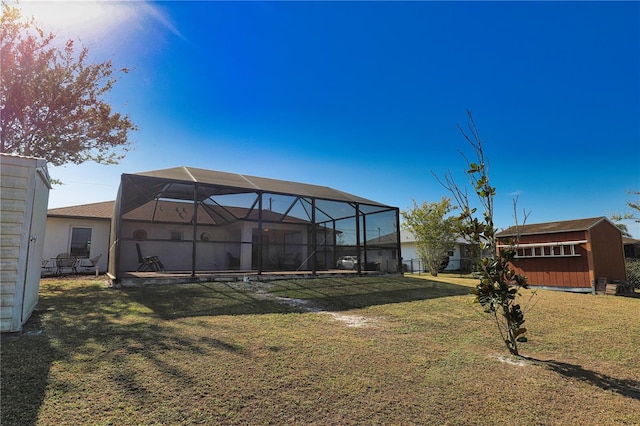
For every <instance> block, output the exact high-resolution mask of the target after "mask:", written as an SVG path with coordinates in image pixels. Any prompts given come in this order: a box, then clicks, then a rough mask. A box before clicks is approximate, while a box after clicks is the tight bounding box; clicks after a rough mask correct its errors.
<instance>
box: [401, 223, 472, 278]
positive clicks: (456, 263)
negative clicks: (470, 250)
mask: <svg viewBox="0 0 640 426" xmlns="http://www.w3.org/2000/svg"><path fill="white" fill-rule="evenodd" d="M467 245H468V244H467V243H466V242H465V241H464V239H462V238H458V241H457V242H456V244H455V246H454V247H453V255H452V256H449V264H448V265H447V267H446V268H445V271H457V270H459V269H460V259H461V258H462V253H463V251H464V248H465V246H467ZM400 246H401V247H402V263H403V264H405V265H407V267H408V270H409V271H411V260H413V261H414V262H413V269H414V271H417V269H418V265H419V263H418V262H417V261H418V260H420V258H419V256H418V248H417V246H416V239H415V237H414V236H413V234H411V233H410V232H409V231H407V230H405V229H403V230H402V231H401V232H400Z"/></svg>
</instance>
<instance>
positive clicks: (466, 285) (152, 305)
mask: <svg viewBox="0 0 640 426" xmlns="http://www.w3.org/2000/svg"><path fill="white" fill-rule="evenodd" d="M474 284H475V281H474V280H472V279H464V278H458V277H452V276H441V277H438V278H433V277H430V276H427V275H423V276H421V277H406V278H400V277H376V278H371V277H369V278H364V277H362V278H323V279H313V280H291V281H278V282H273V283H270V284H255V283H249V284H248V285H244V284H242V283H233V284H232V283H208V284H194V285H176V286H170V285H166V286H160V287H155V288H152V287H147V288H135V289H119V290H118V289H110V288H106V287H105V286H104V284H103V282H102V281H101V280H99V279H95V278H82V279H75V280H57V279H45V280H43V281H42V284H41V294H40V303H39V305H38V308H37V311H36V312H35V313H34V315H33V317H32V319H31V320H30V321H29V322H28V323H27V324H26V326H25V331H24V332H23V334H22V335H20V336H4V337H3V339H2V345H1V356H2V358H1V368H2V388H1V392H2V393H1V407H0V409H1V416H2V417H1V424H2V425H3V426H6V425H32V424H38V425H60V424H68V425H76V424H92V425H112V424H114V425H129V424H145V425H147V424H171V425H174V424H258V425H260V424H305V425H307V424H321V425H327V424H394V425H396V424H402V425H411V424H421V425H425V424H427V425H428V424H450V425H494V424H513V423H517V424H522V425H572V424H574V425H585V424H594V425H595V424H597V425H615V424H620V425H625V424H628V425H634V424H640V353H638V348H639V347H640V300H638V299H633V298H623V297H614V296H593V295H580V294H568V293H559V292H550V291H539V292H538V293H537V295H536V296H535V297H534V298H533V303H535V305H534V306H533V307H532V309H531V310H530V311H529V312H527V314H526V318H527V325H528V328H529V332H528V337H529V342H528V343H525V344H523V345H522V346H521V348H520V349H521V353H523V354H525V355H527V356H528V358H527V359H524V360H513V359H510V358H509V357H508V356H506V355H507V351H506V348H505V347H504V345H503V344H502V343H501V342H500V341H499V339H498V337H497V335H496V332H495V326H494V325H493V323H492V322H491V321H490V320H488V318H487V317H486V316H485V315H484V314H482V313H481V312H480V311H479V310H478V309H477V307H476V306H475V305H471V303H470V301H471V297H470V296H469V290H470V289H471V287H472V286H473V285H474ZM525 296H526V297H528V296H527V295H525ZM526 297H525V300H526ZM283 298H286V299H283ZM301 300H304V301H306V304H303V303H302V302H301ZM287 301H288V303H283V302H287ZM312 309H313V310H312ZM323 310H324V311H329V312H331V313H332V314H331V315H329V314H326V313H323V312H321V311H323ZM345 317H361V318H365V319H369V322H367V323H365V326H362V327H350V326H348V324H349V323H347V322H344V321H341V320H340V319H341V318H345ZM506 361H509V362H506ZM518 362H520V364H518Z"/></svg>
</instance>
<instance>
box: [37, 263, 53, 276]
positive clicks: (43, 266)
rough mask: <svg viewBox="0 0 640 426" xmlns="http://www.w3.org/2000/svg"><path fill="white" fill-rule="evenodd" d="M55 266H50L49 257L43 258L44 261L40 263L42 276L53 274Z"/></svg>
mask: <svg viewBox="0 0 640 426" xmlns="http://www.w3.org/2000/svg"><path fill="white" fill-rule="evenodd" d="M53 268H54V266H49V260H48V259H42V263H41V264H40V276H44V275H47V274H51V273H52V272H53Z"/></svg>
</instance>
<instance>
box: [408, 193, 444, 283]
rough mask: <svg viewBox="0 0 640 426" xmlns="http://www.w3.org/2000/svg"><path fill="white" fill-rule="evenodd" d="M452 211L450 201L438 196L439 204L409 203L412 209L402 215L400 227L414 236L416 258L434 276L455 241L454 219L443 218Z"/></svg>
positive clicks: (436, 274)
mask: <svg viewBox="0 0 640 426" xmlns="http://www.w3.org/2000/svg"><path fill="white" fill-rule="evenodd" d="M452 210H454V207H453V206H452V205H451V200H450V199H449V198H445V197H442V200H440V202H436V203H427V202H426V201H425V202H423V203H422V205H421V206H418V204H417V203H416V201H415V200H413V209H411V210H409V211H403V212H402V217H403V219H404V223H403V226H404V227H405V228H406V229H407V230H409V231H411V233H412V234H413V235H415V237H416V240H417V241H416V244H417V248H418V256H420V259H421V260H422V262H423V263H424V264H425V265H426V266H427V268H428V269H429V272H431V275H433V276H434V277H437V276H438V270H439V269H440V265H442V262H443V260H445V259H448V252H449V251H450V250H452V249H453V247H454V244H455V241H456V220H455V217H447V214H449V213H450V212H451V211H452Z"/></svg>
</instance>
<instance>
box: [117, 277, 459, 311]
mask: <svg viewBox="0 0 640 426" xmlns="http://www.w3.org/2000/svg"><path fill="white" fill-rule="evenodd" d="M255 285H256V284H255V283H250V284H247V287H246V288H243V284H242V283H205V284H180V285H166V286H161V287H144V288H127V289H121V290H119V291H123V292H125V293H126V294H127V295H128V296H129V297H131V298H132V299H133V300H135V301H136V302H138V303H141V304H143V305H145V306H147V307H148V308H149V309H150V310H152V311H153V313H154V315H157V316H158V317H160V318H163V319H174V318H182V317H193V316H217V315H256V314H269V313H300V312H303V310H301V309H299V308H296V307H295V306H291V305H286V304H283V303H281V302H278V300H275V298H292V299H304V300H308V301H309V302H311V303H312V304H313V305H314V306H318V307H320V308H322V309H324V310H331V311H341V310H350V309H360V308H364V307H367V306H374V305H385V304H390V303H404V302H412V301H417V300H427V299H435V298H439V297H450V296H460V295H467V294H469V293H470V288H469V287H465V286H462V285H456V284H447V283H442V282H433V281H428V280H423V279H414V278H402V277H400V278H396V277H378V278H368V277H357V278H318V279H298V280H284V281H277V282H275V283H273V284H260V283H258V285H263V286H266V287H268V293H269V294H268V295H267V294H266V290H262V291H260V290H258V291H256V290H255V288H254V289H251V286H255ZM266 287H265V288H266Z"/></svg>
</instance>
